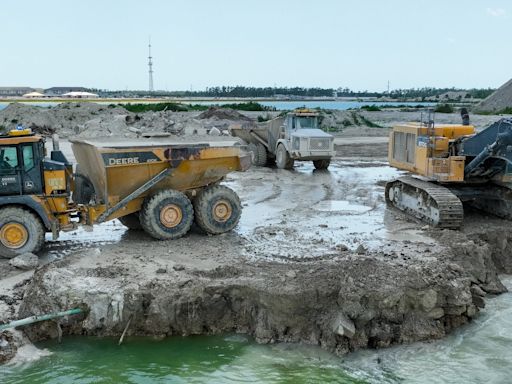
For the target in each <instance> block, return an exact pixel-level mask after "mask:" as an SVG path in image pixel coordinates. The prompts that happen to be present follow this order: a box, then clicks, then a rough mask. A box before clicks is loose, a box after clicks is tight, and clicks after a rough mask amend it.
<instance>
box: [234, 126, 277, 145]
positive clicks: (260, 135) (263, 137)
mask: <svg viewBox="0 0 512 384" xmlns="http://www.w3.org/2000/svg"><path fill="white" fill-rule="evenodd" d="M229 132H230V134H231V135H232V136H234V137H238V138H240V139H242V140H243V141H245V142H246V143H253V144H258V143H262V141H263V142H265V143H267V142H268V128H267V127H266V126H263V127H261V126H258V127H256V128H255V127H251V128H243V127H241V126H238V125H234V126H231V127H229ZM255 136H256V137H255Z"/></svg>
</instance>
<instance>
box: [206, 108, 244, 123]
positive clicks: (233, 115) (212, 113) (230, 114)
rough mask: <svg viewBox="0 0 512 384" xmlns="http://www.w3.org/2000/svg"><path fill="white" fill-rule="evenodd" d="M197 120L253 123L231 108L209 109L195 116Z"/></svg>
mask: <svg viewBox="0 0 512 384" xmlns="http://www.w3.org/2000/svg"><path fill="white" fill-rule="evenodd" d="M197 118H198V119H199V120H205V119H216V120H233V121H253V120H252V119H251V118H250V117H247V116H245V115H242V114H241V113H240V112H238V111H235V110H234V109H231V108H217V107H210V108H208V110H206V111H204V112H203V113H201V114H200V115H199V116H197Z"/></svg>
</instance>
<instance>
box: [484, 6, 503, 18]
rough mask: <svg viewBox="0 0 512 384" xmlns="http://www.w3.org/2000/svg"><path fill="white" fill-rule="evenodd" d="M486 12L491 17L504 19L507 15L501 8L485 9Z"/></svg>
mask: <svg viewBox="0 0 512 384" xmlns="http://www.w3.org/2000/svg"><path fill="white" fill-rule="evenodd" d="M486 11H487V14H488V15H490V16H492V17H504V16H506V15H507V11H505V10H504V9H503V8H487V9H486Z"/></svg>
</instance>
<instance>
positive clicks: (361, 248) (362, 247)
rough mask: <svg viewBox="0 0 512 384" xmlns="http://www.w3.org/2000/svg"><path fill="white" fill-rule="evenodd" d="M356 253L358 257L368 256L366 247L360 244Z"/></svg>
mask: <svg viewBox="0 0 512 384" xmlns="http://www.w3.org/2000/svg"><path fill="white" fill-rule="evenodd" d="M355 252H356V253H357V254H358V255H364V254H366V248H365V247H364V245H363V244H359V246H358V247H357V248H356V250H355Z"/></svg>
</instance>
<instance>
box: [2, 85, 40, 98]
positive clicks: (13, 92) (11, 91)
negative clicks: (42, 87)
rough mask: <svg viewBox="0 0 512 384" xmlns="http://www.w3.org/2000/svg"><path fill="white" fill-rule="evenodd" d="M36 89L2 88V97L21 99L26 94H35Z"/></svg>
mask: <svg viewBox="0 0 512 384" xmlns="http://www.w3.org/2000/svg"><path fill="white" fill-rule="evenodd" d="M35 90H36V89H35V88H30V87H0V97H12V96H18V97H21V96H23V95H24V94H26V93H30V92H34V91H35Z"/></svg>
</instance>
